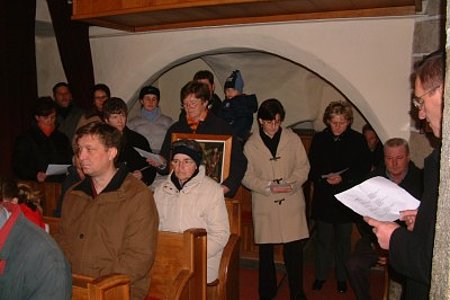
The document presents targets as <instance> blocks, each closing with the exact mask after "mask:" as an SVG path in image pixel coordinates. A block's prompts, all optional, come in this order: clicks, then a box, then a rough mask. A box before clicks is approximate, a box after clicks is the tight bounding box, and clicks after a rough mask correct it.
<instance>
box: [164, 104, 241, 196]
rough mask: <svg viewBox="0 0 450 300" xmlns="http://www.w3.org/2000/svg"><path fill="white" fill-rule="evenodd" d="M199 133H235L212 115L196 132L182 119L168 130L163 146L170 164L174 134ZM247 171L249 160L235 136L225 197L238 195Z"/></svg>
mask: <svg viewBox="0 0 450 300" xmlns="http://www.w3.org/2000/svg"><path fill="white" fill-rule="evenodd" d="M174 132H177V133H199V134H216V135H233V132H232V130H231V128H230V125H228V124H227V123H226V122H225V121H224V120H222V119H219V118H218V117H216V116H215V115H214V114H212V113H208V115H207V116H206V119H205V120H204V121H203V122H200V124H199V126H198V128H197V130H196V132H193V131H192V129H191V128H190V127H189V125H188V124H187V121H186V118H185V117H184V118H180V120H179V121H178V122H176V123H174V124H173V125H172V126H170V128H169V129H168V130H167V133H166V137H165V138H164V142H163V145H162V147H161V153H160V154H161V155H162V156H163V157H164V158H165V159H166V160H167V162H170V147H171V144H172V133H174ZM246 170H247V159H246V158H245V156H244V153H243V152H242V146H241V143H240V142H239V141H238V140H237V138H236V137H235V136H233V141H232V146H231V162H230V173H229V176H228V177H227V178H226V179H225V180H224V181H223V182H222V184H223V185H225V186H227V187H228V188H229V189H230V192H228V193H227V194H226V195H225V196H226V197H233V196H234V194H236V192H237V190H238V188H239V186H240V185H241V180H242V178H243V177H244V175H245V171H246ZM168 172H169V167H168V166H167V168H166V170H165V172H164V173H165V174H167V173H168Z"/></svg>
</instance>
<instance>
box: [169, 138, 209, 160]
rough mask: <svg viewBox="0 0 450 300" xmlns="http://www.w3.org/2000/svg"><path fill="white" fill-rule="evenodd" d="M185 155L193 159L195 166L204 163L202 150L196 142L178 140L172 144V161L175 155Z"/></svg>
mask: <svg viewBox="0 0 450 300" xmlns="http://www.w3.org/2000/svg"><path fill="white" fill-rule="evenodd" d="M178 153H181V154H185V155H187V156H189V157H190V158H192V160H193V161H194V162H195V164H196V165H197V167H198V166H200V165H201V163H202V155H203V152H202V148H201V147H200V145H199V144H198V143H197V142H196V141H194V140H178V141H176V142H174V143H173V144H172V159H173V157H174V156H175V154H178Z"/></svg>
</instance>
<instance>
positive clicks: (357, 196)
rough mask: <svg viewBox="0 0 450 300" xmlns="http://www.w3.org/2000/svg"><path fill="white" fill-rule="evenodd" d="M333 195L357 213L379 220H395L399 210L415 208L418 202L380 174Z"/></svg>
mask: <svg viewBox="0 0 450 300" xmlns="http://www.w3.org/2000/svg"><path fill="white" fill-rule="evenodd" d="M335 196H336V198H337V199H338V200H339V201H340V202H342V203H343V204H344V205H346V206H348V207H349V208H351V209H352V210H353V211H355V212H356V213H358V214H359V215H362V216H369V217H371V218H373V219H376V220H379V221H395V220H397V219H398V218H399V217H400V211H404V210H411V209H416V208H417V207H418V206H419V204H420V201H419V200H417V199H416V198H414V197H413V196H411V195H410V194H409V193H408V192H407V191H405V190H404V189H402V188H401V187H399V186H398V185H397V184H395V183H394V182H392V181H390V180H389V179H386V178H384V177H380V176H377V177H373V178H370V179H368V180H366V181H364V182H363V183H361V184H359V185H357V186H354V187H352V188H351V189H348V190H346V191H344V192H342V193H339V194H336V195H335Z"/></svg>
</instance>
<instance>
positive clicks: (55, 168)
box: [45, 164, 70, 176]
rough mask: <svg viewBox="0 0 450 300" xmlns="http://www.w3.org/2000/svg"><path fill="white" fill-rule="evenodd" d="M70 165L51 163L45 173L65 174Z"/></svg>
mask: <svg viewBox="0 0 450 300" xmlns="http://www.w3.org/2000/svg"><path fill="white" fill-rule="evenodd" d="M68 167H70V165H57V164H49V165H48V166H47V170H46V171H45V174H46V175H47V176H50V175H63V174H66V173H67V168H68Z"/></svg>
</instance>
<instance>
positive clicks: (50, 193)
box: [18, 180, 61, 216]
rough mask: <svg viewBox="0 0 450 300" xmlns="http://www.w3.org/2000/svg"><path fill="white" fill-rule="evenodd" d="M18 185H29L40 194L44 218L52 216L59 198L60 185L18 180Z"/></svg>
mask: <svg viewBox="0 0 450 300" xmlns="http://www.w3.org/2000/svg"><path fill="white" fill-rule="evenodd" d="M18 182H19V183H25V184H27V185H29V186H30V187H31V188H32V189H33V190H35V191H40V193H41V197H42V198H41V206H42V209H43V210H44V216H53V215H54V213H55V210H56V208H57V206H58V199H59V197H60V196H61V184H60V183H56V182H37V181H32V180H19V181H18Z"/></svg>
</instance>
